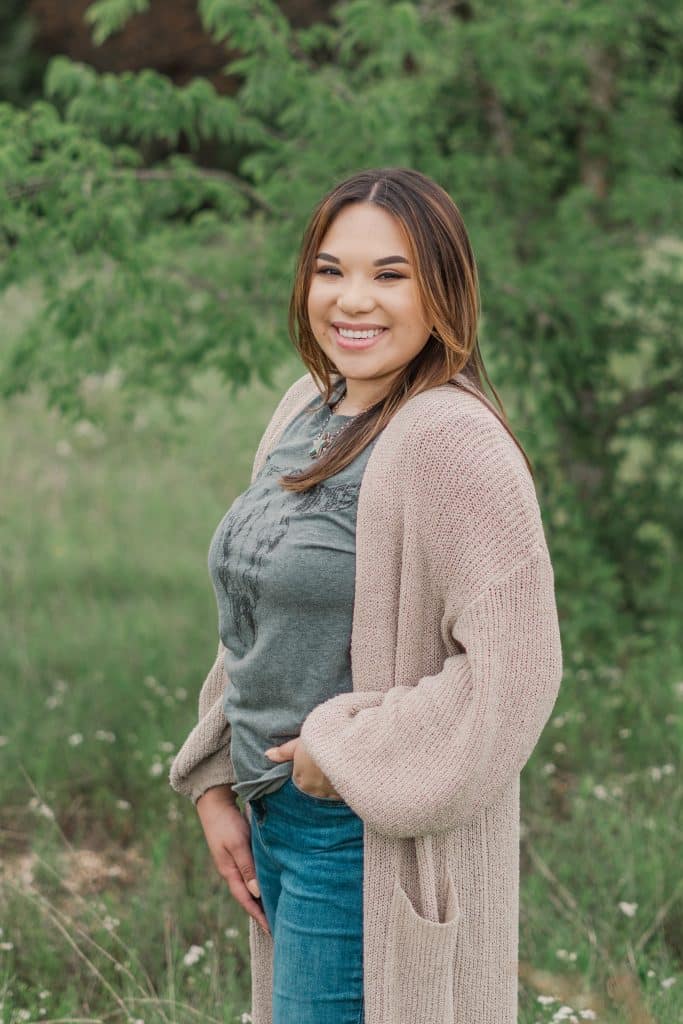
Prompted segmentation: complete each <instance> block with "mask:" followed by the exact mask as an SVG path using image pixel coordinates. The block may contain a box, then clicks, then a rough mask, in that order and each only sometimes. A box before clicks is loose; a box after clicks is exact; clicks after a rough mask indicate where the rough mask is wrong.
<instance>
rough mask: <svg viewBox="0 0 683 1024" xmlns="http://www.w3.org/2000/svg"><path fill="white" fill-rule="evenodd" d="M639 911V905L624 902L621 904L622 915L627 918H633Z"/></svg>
mask: <svg viewBox="0 0 683 1024" xmlns="http://www.w3.org/2000/svg"><path fill="white" fill-rule="evenodd" d="M637 909H638V904H637V903H626V902H623V901H622V902H621V903H620V904H619V910H621V912H622V914H626V916H627V917H633V916H634V914H635V912H636V910H637Z"/></svg>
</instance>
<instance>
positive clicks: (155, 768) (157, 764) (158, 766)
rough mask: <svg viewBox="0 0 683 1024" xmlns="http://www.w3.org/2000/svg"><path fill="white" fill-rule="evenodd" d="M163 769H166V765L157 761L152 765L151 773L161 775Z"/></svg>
mask: <svg viewBox="0 0 683 1024" xmlns="http://www.w3.org/2000/svg"><path fill="white" fill-rule="evenodd" d="M163 770H164V766H163V764H162V763H161V761H155V762H154V764H152V765H150V769H149V774H150V775H161V773H162V772H163Z"/></svg>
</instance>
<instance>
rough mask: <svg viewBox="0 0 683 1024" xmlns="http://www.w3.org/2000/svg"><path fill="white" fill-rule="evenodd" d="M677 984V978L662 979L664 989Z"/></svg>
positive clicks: (661, 983)
mask: <svg viewBox="0 0 683 1024" xmlns="http://www.w3.org/2000/svg"><path fill="white" fill-rule="evenodd" d="M675 984H676V979H675V978H662V980H661V982H660V985H661V986H662V988H671V986H672V985H675Z"/></svg>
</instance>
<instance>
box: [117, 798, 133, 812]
mask: <svg viewBox="0 0 683 1024" xmlns="http://www.w3.org/2000/svg"><path fill="white" fill-rule="evenodd" d="M116 806H117V807H118V809H119V810H120V811H128V810H130V804H129V803H128V801H127V800H117V801H116Z"/></svg>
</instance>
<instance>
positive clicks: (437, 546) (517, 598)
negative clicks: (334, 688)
mask: <svg viewBox="0 0 683 1024" xmlns="http://www.w3.org/2000/svg"><path fill="white" fill-rule="evenodd" d="M456 426H457V429H455V428H456ZM469 426H470V427H471V424H470V425H469ZM444 427H445V428H448V427H449V424H441V428H442V431H441V433H440V435H439V438H438V440H437V436H436V434H434V433H433V432H427V433H426V434H424V433H423V434H422V435H420V434H418V435H417V437H416V438H414V439H413V442H411V443H412V449H411V453H406V454H404V456H403V459H402V460H401V462H400V464H401V465H402V470H401V472H402V473H405V474H406V475H405V477H404V482H403V495H404V501H403V507H402V514H403V519H404V523H403V527H404V536H406V535H407V534H408V533H410V535H411V536H412V537H414V538H415V540H414V541H413V542H412V543H414V544H415V545H416V547H415V550H419V551H420V555H421V558H422V559H424V560H425V561H426V564H427V566H428V570H429V571H428V573H427V578H429V579H430V583H431V585H432V586H434V587H435V588H436V591H437V593H438V595H439V602H440V606H441V609H442V617H441V621H440V622H435V623H434V624H433V628H438V629H440V630H441V632H442V636H448V637H449V638H450V640H449V643H448V645H447V647H446V650H449V651H453V650H454V649H455V653H450V654H449V655H448V656H447V657H445V658H444V661H443V666H442V668H441V670H440V671H439V672H437V673H435V674H433V675H426V676H424V677H422V678H420V679H417V680H416V681H415V684H414V685H395V686H393V687H391V688H390V689H389V690H387V691H382V692H380V691H374V690H369V691H368V690H364V691H352V692H346V693H342V694H338V695H337V696H335V697H333V698H331V699H330V700H328V701H325V702H324V703H322V704H320V705H318V706H317V707H315V708H314V709H313V710H312V711H311V712H310V713H309V714H308V716H307V717H306V719H305V720H304V722H303V725H302V729H301V734H300V735H301V740H302V743H303V744H304V746H305V748H306V750H307V752H308V753H309V755H310V756H311V757H312V758H313V759H314V760H315V762H316V763H317V764H318V765H319V766H320V768H321V769H322V771H323V772H324V773H325V774H326V775H327V776H328V778H329V779H330V781H331V783H332V785H333V786H334V788H335V789H336V790H337V792H338V793H339V794H340V795H341V796H342V797H343V799H344V800H345V801H346V802H347V803H348V804H349V806H350V807H351V808H352V809H353V810H355V811H356V813H357V814H358V815H359V816H360V817H361V818H363V819H364V820H365V821H366V822H367V823H368V825H369V826H370V827H372V828H373V829H374V830H375V831H377V832H379V833H381V834H384V835H386V836H390V837H394V838H404V837H409V836H417V835H423V834H428V833H437V832H441V831H446V830H450V829H453V828H456V827H459V826H464V825H466V824H467V823H468V822H470V821H471V820H472V819H474V818H475V817H476V816H477V815H478V814H479V813H480V812H481V811H482V809H483V808H485V807H486V806H487V805H489V804H492V803H494V802H495V801H496V800H497V799H498V798H499V797H500V796H501V795H502V794H503V792H504V790H505V789H506V787H508V786H509V785H510V784H511V783H512V782H513V781H514V779H515V778H516V777H517V776H518V774H519V773H520V772H521V770H522V768H523V766H524V764H525V763H526V761H527V760H528V758H529V756H530V755H531V753H532V751H533V749H534V746H535V745H536V743H537V741H538V739H539V737H540V734H541V732H542V730H543V727H544V725H545V724H546V722H547V720H548V718H549V716H550V713H551V711H552V708H553V706H554V703H555V700H556V697H557V693H558V690H559V685H560V681H561V677H562V650H561V642H560V631H559V622H558V616H557V609H556V604H555V595H554V577H553V569H552V565H551V562H550V557H549V554H548V549H547V546H546V542H545V537H544V533H543V528H542V525H541V520H540V512H539V510H538V506H537V502H536V497H535V491H534V488H533V484H532V483H531V478H530V476H529V474H528V470H527V469H526V466H525V465H524V464H523V462H521V461H520V459H521V456H519V457H518V455H517V454H515V452H516V449H515V452H513V451H512V449H511V448H510V443H511V444H514V442H512V441H510V443H508V441H507V440H504V439H502V438H501V435H500V432H499V430H498V428H495V427H493V428H492V427H491V424H490V423H488V424H487V423H485V422H484V426H483V429H480V428H481V423H480V424H479V426H476V425H475V429H474V430H473V431H472V430H471V429H470V432H469V436H466V442H467V451H466V456H465V455H464V454H463V444H465V441H463V431H462V429H461V427H462V425H459V426H458V425H456V424H450V428H451V431H450V433H449V431H448V429H446V433H443V428H444ZM464 433H465V435H467V430H465V432H464ZM507 436H508V437H509V435H507ZM430 455H431V456H432V459H431V460H430V458H429V456H430ZM417 614H419V611H418V612H417ZM425 628H431V627H430V624H426V627H425ZM399 639H400V638H399Z"/></svg>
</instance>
